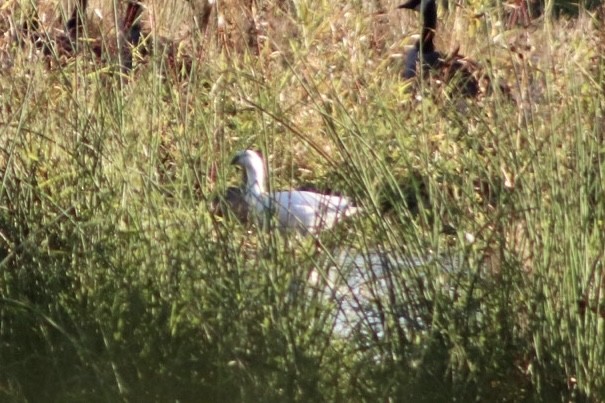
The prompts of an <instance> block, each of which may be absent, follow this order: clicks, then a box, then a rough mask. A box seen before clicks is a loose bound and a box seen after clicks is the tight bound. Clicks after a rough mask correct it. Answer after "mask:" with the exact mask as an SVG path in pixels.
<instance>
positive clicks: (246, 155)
mask: <svg viewBox="0 0 605 403" xmlns="http://www.w3.org/2000/svg"><path fill="white" fill-rule="evenodd" d="M231 164H232V165H237V166H240V167H242V168H243V169H244V170H245V171H246V187H247V191H248V192H252V193H258V194H260V193H264V191H265V164H264V162H263V159H262V157H261V156H260V155H259V154H258V153H257V152H256V151H252V150H244V151H239V152H237V153H236V154H235V156H234V157H233V159H232V160H231Z"/></svg>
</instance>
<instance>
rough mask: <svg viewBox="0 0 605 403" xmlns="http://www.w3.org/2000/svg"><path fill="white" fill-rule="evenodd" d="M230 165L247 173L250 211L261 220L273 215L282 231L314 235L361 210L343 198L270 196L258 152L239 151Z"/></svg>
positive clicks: (293, 192) (311, 194) (291, 194)
mask: <svg viewBox="0 0 605 403" xmlns="http://www.w3.org/2000/svg"><path fill="white" fill-rule="evenodd" d="M231 163H232V164H235V165H239V166H241V167H242V168H244V169H245V170H246V179H247V180H246V190H245V199H246V203H247V204H248V206H249V209H250V211H251V212H253V213H255V214H256V215H257V216H258V217H259V218H260V219H261V220H264V219H266V218H268V217H270V216H271V215H273V214H274V215H275V216H276V218H277V224H278V227H279V229H280V230H281V231H292V230H296V231H298V232H300V233H303V234H307V233H310V234H315V233H317V232H319V231H321V230H325V229H329V228H332V227H333V226H334V225H335V224H336V223H337V222H338V221H340V220H341V219H343V218H345V217H348V216H350V215H353V214H355V213H357V212H358V211H359V209H358V208H357V207H354V206H352V205H351V202H350V201H349V199H347V198H346V197H342V196H331V195H325V194H321V193H315V192H308V191H298V190H289V191H281V192H273V193H271V194H269V193H267V191H266V190H265V179H266V178H265V165H264V163H263V160H262V158H261V156H260V155H258V153H256V152H255V151H252V150H246V151H240V152H238V153H237V154H236V155H235V157H234V158H233V161H231Z"/></svg>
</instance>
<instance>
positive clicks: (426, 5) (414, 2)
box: [397, 0, 437, 41]
mask: <svg viewBox="0 0 605 403" xmlns="http://www.w3.org/2000/svg"><path fill="white" fill-rule="evenodd" d="M397 8H401V9H408V10H416V11H419V12H420V13H421V14H422V31H423V33H422V37H423V40H426V38H425V37H426V36H427V35H430V40H431V41H432V36H433V35H434V32H435V30H436V29H437V3H436V0H408V1H406V2H405V3H403V4H400V5H399V6H397Z"/></svg>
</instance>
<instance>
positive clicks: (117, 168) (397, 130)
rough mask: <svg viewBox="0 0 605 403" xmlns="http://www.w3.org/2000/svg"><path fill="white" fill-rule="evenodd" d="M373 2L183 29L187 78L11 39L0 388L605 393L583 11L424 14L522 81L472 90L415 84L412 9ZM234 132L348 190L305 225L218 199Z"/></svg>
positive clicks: (421, 395)
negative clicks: (258, 222)
mask: <svg viewBox="0 0 605 403" xmlns="http://www.w3.org/2000/svg"><path fill="white" fill-rule="evenodd" d="M226 4H227V6H228V7H233V9H231V10H230V12H231V13H232V15H237V13H238V12H241V10H239V9H237V6H236V5H234V4H232V3H230V2H227V3H226ZM267 5H268V8H267V9H268V10H270V9H271V7H270V6H271V5H272V4H271V3H267ZM390 6H394V5H390ZM15 10H17V11H15ZM12 11H14V14H10V15H9V16H8V17H6V18H9V19H10V18H12V19H13V20H14V21H20V19H22V18H26V17H24V16H23V15H21V14H19V12H18V9H17V8H15V9H12ZM265 11H266V10H265ZM376 11H377V10H376V9H375V7H374V6H372V7H371V6H370V5H368V4H366V3H364V2H353V3H345V2H343V3H338V4H333V3H330V2H319V3H318V2H308V1H300V2H296V3H295V5H294V6H293V7H292V8H291V9H289V11H288V13H287V14H280V15H279V16H278V17H275V18H273V19H272V18H271V15H270V13H269V12H267V13H268V14H267V15H269V16H268V17H267V16H263V17H262V18H266V19H267V20H266V21H267V22H268V25H266V26H265V29H266V32H265V34H266V38H264V39H263V40H264V41H265V42H264V44H263V43H261V47H260V48H259V49H260V51H259V54H258V55H254V54H253V52H248V51H245V50H241V49H236V47H233V48H230V47H229V46H227V45H225V44H226V43H230V42H229V41H227V42H221V40H219V39H216V38H217V36H215V34H214V33H212V32H211V33H210V34H205V35H206V36H204V35H202V34H201V33H197V32H196V31H195V30H194V29H192V31H191V33H190V34H189V35H190V36H189V37H188V39H187V41H188V45H190V46H191V47H192V48H193V49H198V48H196V46H199V47H200V49H198V51H199V52H198V53H196V54H197V55H198V56H199V57H196V58H194V60H193V67H192V70H191V72H190V73H189V74H188V75H187V76H186V77H181V76H179V75H175V74H171V73H170V72H169V71H168V70H167V68H166V66H164V61H163V59H162V57H161V56H160V54H156V56H155V57H153V58H151V59H149V60H147V61H140V62H139V63H138V64H137V65H136V66H135V69H134V70H133V71H132V72H130V73H128V74H127V75H120V74H119V73H117V71H118V70H119V69H117V68H115V65H114V64H115V63H117V62H116V61H112V59H111V58H109V59H108V61H107V62H106V63H104V64H102V65H100V64H97V63H94V62H93V61H91V60H92V59H91V57H88V56H87V55H86V54H83V55H79V56H78V57H77V58H75V59H71V60H68V61H63V62H61V63H54V64H53V68H51V69H50V70H49V69H48V68H47V63H46V62H44V61H43V60H42V58H41V57H40V56H37V55H36V51H35V49H33V48H32V47H31V45H28V44H25V45H24V46H23V47H19V46H15V45H11V44H5V45H6V46H5V47H4V48H3V52H4V53H3V55H4V57H5V58H9V59H5V61H6V60H8V62H9V63H8V64H7V65H10V67H7V68H6V69H4V70H3V71H2V73H1V74H0V94H1V95H0V100H1V101H0V166H1V169H2V178H1V181H0V363H1V364H0V400H2V401H97V400H98V401H118V400H128V401H137V400H146V401H177V400H179V401H200V400H201V401H323V400H325V401H381V400H382V401H385V400H388V401H400V400H403V401H450V400H453V399H456V400H458V401H470V400H478V401H486V400H499V401H517V400H537V401H553V400H559V401H570V400H589V401H598V400H600V399H602V397H603V396H605V383H604V380H605V367H603V365H602V362H603V359H604V358H605V356H604V349H605V347H604V344H603V343H602V341H603V336H604V334H603V317H604V316H605V308H604V306H605V305H604V304H605V302H603V296H602V293H601V289H602V288H601V287H602V284H603V279H604V277H603V265H602V258H603V253H604V247H603V245H604V239H603V234H604V219H605V217H604V215H605V201H604V199H603V174H604V171H603V164H602V158H603V155H604V154H603V102H604V96H603V77H602V74H603V73H602V71H603V70H602V66H603V61H602V59H601V54H602V51H599V49H600V48H599V46H601V45H599V42H598V35H597V28H595V27H593V24H595V23H596V22H595V21H593V20H592V19H591V17H590V16H589V15H588V14H581V15H580V17H579V18H578V19H577V20H573V21H565V20H559V21H552V22H551V25H546V26H543V25H536V26H534V27H532V28H531V29H527V30H519V29H514V30H509V31H503V28H502V26H501V25H500V24H498V23H497V22H496V21H497V15H498V14H497V12H496V11H497V10H493V12H488V14H486V16H484V18H483V19H476V18H471V17H470V15H471V11H470V10H463V9H460V10H459V11H456V12H452V14H447V15H442V16H441V20H440V23H441V25H440V28H439V30H440V31H439V33H438V43H439V44H440V46H441V47H442V48H443V49H449V48H451V47H453V46H454V45H455V44H456V43H459V44H460V45H461V46H462V48H463V50H464V53H466V54H468V55H471V56H473V57H475V58H477V59H479V60H480V61H482V62H483V64H484V65H490V66H491V69H493V72H492V73H493V74H494V76H496V77H501V78H505V79H507V80H508V81H509V83H510V84H511V85H512V87H513V93H514V95H515V97H516V100H517V101H516V102H510V101H509V100H507V99H506V98H504V97H500V96H498V95H494V96H492V97H489V98H486V99H483V100H478V101H476V100H469V99H458V98H456V97H451V96H449V95H448V94H447V91H445V90H443V89H440V88H438V89H434V90H433V91H432V92H430V91H429V89H428V88H426V91H424V92H422V91H420V92H419V93H416V95H414V94H413V93H412V91H410V88H409V84H407V83H404V82H402V81H401V80H400V79H399V78H398V71H399V67H398V64H397V60H398V59H397V57H396V56H397V54H398V53H400V52H402V51H403V43H404V42H405V43H410V40H409V38H407V37H405V35H404V34H403V33H405V34H410V33H415V32H416V31H417V28H416V27H417V24H416V21H415V20H414V19H413V16H409V15H403V14H397V13H395V12H390V11H389V12H388V13H387V14H381V15H377V14H374V13H375V12H376ZM275 12H276V13H277V11H275ZM280 12H282V13H283V11H280ZM259 18H261V17H259ZM187 21H189V20H188V19H187V18H186V17H182V18H181V21H180V23H181V24H184V23H186V22H187ZM460 21H462V22H464V21H467V23H468V25H467V26H468V27H469V28H468V30H469V32H470V30H471V28H472V30H475V32H476V34H475V35H471V36H466V35H467V32H466V31H464V30H462V31H461V30H460V26H464V24H462V25H460ZM228 22H229V23H232V25H231V27H233V30H235V31H236V32H235V34H233V35H232V36H231V37H230V38H235V37H236V36H237V35H236V34H237V29H239V28H238V27H239V26H238V25H237V24H236V23H235V22H233V21H228ZM176 30H177V29H176V28H175V31H176ZM448 31H451V32H455V34H454V35H449V34H446V32H448ZM402 32H403V33H402ZM240 34H241V32H240ZM108 35H109V34H108ZM242 36H243V34H242ZM402 38H403V39H402ZM110 39H111V38H109V39H108V40H110ZM233 40H235V39H233ZM513 47H514V49H515V50H514V51H511V49H512V48H513ZM202 50H203V51H202ZM488 59H490V60H491V63H489V64H488ZM250 147H253V148H259V149H261V150H263V151H264V153H265V155H266V156H268V157H269V158H268V160H269V166H270V167H271V169H272V171H271V172H272V176H271V181H272V185H273V186H274V187H275V188H285V187H294V186H308V185H312V186H313V187H315V188H318V189H324V190H331V191H338V192H342V193H343V194H347V195H350V196H352V197H353V198H354V199H355V201H356V203H358V204H359V205H361V206H363V208H364V211H365V213H364V214H363V215H362V216H361V217H359V218H356V219H353V220H351V221H349V222H347V223H343V225H342V228H338V229H337V230H336V231H334V232H331V233H327V234H324V235H322V237H321V240H320V242H318V243H317V244H316V243H314V242H307V241H304V240H297V239H290V240H288V241H286V240H284V239H283V238H281V237H280V236H278V235H277V234H273V233H257V231H256V230H255V229H254V227H249V226H244V225H242V224H240V223H238V222H236V220H234V219H233V217H231V218H230V217H229V216H227V217H218V216H216V215H215V214H213V199H214V198H215V197H216V196H218V195H220V194H222V193H223V192H224V191H225V189H226V188H227V186H228V185H233V184H236V183H239V181H240V179H241V176H240V174H239V173H238V172H236V171H235V170H234V169H233V168H232V167H231V166H229V164H228V163H229V161H230V159H231V156H232V155H233V153H234V152H235V151H236V150H240V149H244V148H250ZM343 254H344V255H345V258H342V256H343ZM376 261H378V263H376ZM352 272H355V273H352ZM351 273H352V274H351ZM351 276H352V277H355V276H357V277H360V276H361V277H363V278H364V280H363V281H362V283H363V284H361V285H359V284H356V286H355V287H353V286H351V284H350V282H348V280H347V279H348V278H349V277H351Z"/></svg>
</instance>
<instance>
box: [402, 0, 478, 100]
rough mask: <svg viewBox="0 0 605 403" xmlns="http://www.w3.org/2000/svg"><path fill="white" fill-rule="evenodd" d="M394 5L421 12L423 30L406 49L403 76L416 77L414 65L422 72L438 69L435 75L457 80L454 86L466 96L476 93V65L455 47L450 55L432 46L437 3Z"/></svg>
mask: <svg viewBox="0 0 605 403" xmlns="http://www.w3.org/2000/svg"><path fill="white" fill-rule="evenodd" d="M397 8H401V9H409V10H416V11H419V12H420V14H421V16H422V33H421V36H420V39H418V40H417V41H416V44H415V45H414V48H413V49H412V50H410V51H409V53H408V54H407V57H406V60H405V67H404V70H403V78H405V79H410V78H414V77H416V76H417V75H418V74H417V68H418V67H417V66H421V67H420V70H421V72H422V74H425V73H427V72H434V73H437V76H438V78H439V79H440V80H441V81H442V82H445V83H449V82H451V81H452V80H456V87H455V88H456V89H457V90H458V91H459V92H460V93H461V94H462V95H465V96H471V97H475V96H477V95H479V93H480V89H479V80H478V79H477V78H476V77H475V73H476V72H477V71H478V70H479V65H478V63H476V62H473V61H471V60H469V59H467V58H465V57H463V56H461V55H459V54H458V50H457V49H456V50H455V51H454V52H452V53H451V54H449V55H444V54H443V53H441V52H439V51H438V50H436V48H435V44H434V42H433V40H434V37H435V32H436V30H437V3H436V2H435V0H409V1H407V2H406V3H403V4H401V5H399V6H398V7H397Z"/></svg>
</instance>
